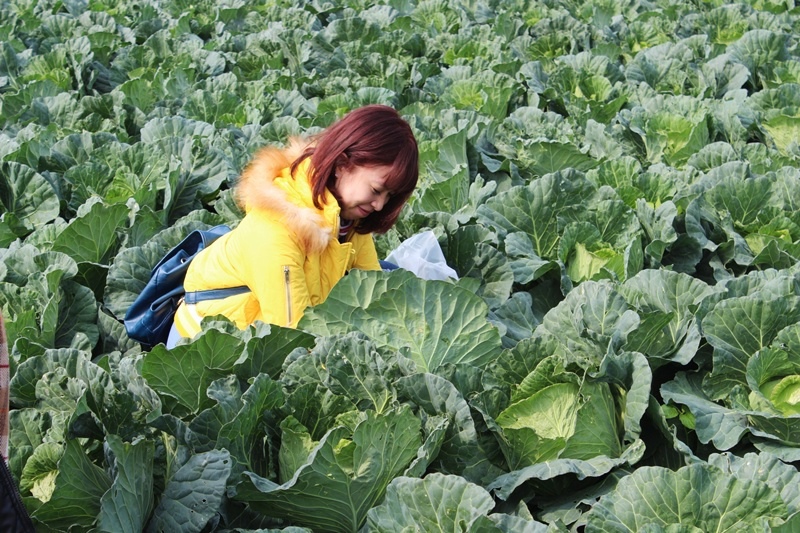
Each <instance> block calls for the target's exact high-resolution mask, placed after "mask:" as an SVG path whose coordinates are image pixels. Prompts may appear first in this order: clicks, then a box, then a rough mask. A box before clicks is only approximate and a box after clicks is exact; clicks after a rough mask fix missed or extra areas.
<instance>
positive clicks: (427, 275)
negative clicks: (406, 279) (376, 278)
mask: <svg viewBox="0 0 800 533" xmlns="http://www.w3.org/2000/svg"><path fill="white" fill-rule="evenodd" d="M386 260H387V261H389V262H390V263H394V264H395V265H397V266H399V267H400V268H402V269H404V270H408V271H410V272H413V273H414V274H416V276H417V277H419V278H422V279H438V280H446V279H447V278H453V279H456V280H457V279H458V273H456V271H455V270H453V269H452V268H450V267H449V266H447V261H446V260H445V258H444V253H442V248H441V247H440V246H439V241H438V240H436V235H434V233H433V232H432V231H423V232H422V233H418V234H416V235H414V236H413V237H410V238H408V239H406V240H405V241H403V242H402V243H400V246H398V247H397V248H395V249H394V250H392V252H391V253H390V254H389V255H388V256H387V257H386Z"/></svg>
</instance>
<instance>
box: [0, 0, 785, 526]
mask: <svg viewBox="0 0 800 533" xmlns="http://www.w3.org/2000/svg"><path fill="white" fill-rule="evenodd" d="M797 35H800V11H798V8H797V7H796V6H795V3H794V0H782V1H777V0H752V1H749V2H740V3H728V2H721V1H709V2H681V1H671V0H655V1H647V0H591V1H587V2H584V1H570V0H545V1H532V0H511V1H507V0H502V1H501V0H475V1H468V0H464V1H456V0H421V1H415V0H390V1H382V2H360V1H357V0H352V1H349V0H344V1H339V0H336V1H321V0H315V1H310V2H308V1H301V2H296V1H293V2H289V1H264V0H260V1H255V2H243V1H238V0H231V1H229V2H214V1H211V0H200V1H197V2H190V1H185V0H163V1H157V0H133V1H127V0H126V1H124V2H123V1H114V0H110V1H101V0H65V1H61V0H58V1H55V0H41V1H36V0H0V257H2V263H0V307H2V312H3V316H4V317H5V321H6V326H7V329H8V336H9V339H10V351H11V358H12V374H13V380H12V384H11V389H12V411H11V414H10V418H11V435H10V441H11V457H10V461H9V465H10V467H11V471H12V473H13V475H14V477H15V479H16V480H17V481H18V483H19V486H20V492H21V494H22V496H23V499H24V501H25V504H26V507H27V508H28V510H29V512H30V513H31V514H32V516H33V519H34V521H35V522H36V524H37V530H40V531H113V532H120V531H132V532H133V531H180V532H187V533H188V532H200V531H204V532H211V531H220V532H222V531H242V532H243V531H266V530H280V529H282V530H285V531H290V532H291V531H304V530H314V531H359V530H363V531H415V530H426V531H427V530H431V529H439V528H441V529H442V530H454V529H457V530H461V531H476V532H477V531H481V532H483V531H490V532H493V531H537V532H538V531H629V530H647V531H666V530H669V531H711V530H726V531H728V530H730V531H738V530H759V531H762V530H769V529H773V530H775V531H793V530H794V529H795V528H796V525H795V524H796V523H797V522H798V521H800V518H798V510H800V492H798V490H800V489H797V487H800V484H798V482H797V481H798V479H797V476H798V473H797V470H796V464H797V462H798V461H800V425H798V424H799V423H800V393H798V391H800V325H799V324H800V277H799V276H798V268H799V267H798V258H800V170H799V169H798V163H799V162H800V145H799V144H798V142H799V139H800V53H799V51H798V40H797ZM369 103H383V104H388V105H391V106H393V107H395V108H396V109H398V110H399V111H400V112H401V114H402V115H403V116H404V117H405V118H406V119H407V120H408V121H409V123H410V124H411V125H412V127H413V129H414V132H415V134H416V136H417V139H418V141H419V145H420V150H421V167H420V171H421V179H420V185H419V187H418V190H417V191H416V192H415V194H414V196H413V198H412V200H411V202H410V203H409V205H408V207H407V208H406V209H405V211H404V212H403V215H402V217H401V219H400V221H399V223H398V224H397V226H396V227H395V228H394V229H392V230H391V231H390V232H388V233H387V234H385V235H382V236H379V237H378V238H377V244H378V247H379V250H380V252H381V255H383V256H385V255H386V254H387V253H388V252H389V251H390V250H392V249H393V248H395V247H396V246H397V245H398V244H399V243H400V242H402V241H403V240H405V239H407V238H408V237H410V236H412V235H414V234H416V233H418V232H420V231H423V230H432V231H433V232H434V233H435V235H436V236H437V238H438V240H439V243H440V245H441V246H442V249H443V251H444V253H445V256H446V257H447V260H448V264H449V265H450V266H452V267H453V268H454V269H456V271H457V272H458V273H459V276H460V279H459V281H457V282H441V281H428V282H425V281H422V280H419V279H417V278H415V277H414V276H413V275H411V274H409V273H406V272H393V273H390V274H386V273H353V274H351V275H350V276H348V277H347V278H346V279H345V280H344V281H343V282H342V283H340V284H339V285H338V286H337V287H336V288H335V290H334V292H333V293H332V294H331V297H330V298H329V299H328V301H326V302H325V303H324V304H323V305H320V306H318V307H316V308H313V309H311V310H309V312H308V313H307V315H306V316H305V317H304V319H303V322H301V324H300V327H299V328H298V330H285V329H282V328H278V327H275V326H272V327H270V326H268V325H265V324H257V325H255V326H253V327H251V328H250V329H248V330H247V331H244V332H240V331H237V330H236V329H235V328H234V327H232V325H231V324H230V323H228V322H226V321H225V320H222V319H217V320H208V321H207V322H206V328H205V331H204V333H203V334H202V335H201V336H199V337H198V338H196V339H194V340H193V341H192V342H188V343H186V344H183V345H180V346H178V347H177V348H175V349H174V350H171V351H166V350H165V349H164V348H163V346H158V347H155V348H154V349H153V350H151V351H149V352H147V351H143V350H142V349H141V347H140V346H139V345H138V344H137V343H135V342H133V341H131V340H130V339H128V338H127V336H126V334H125V331H124V328H123V327H122V325H121V323H120V322H119V319H120V318H121V317H122V316H124V314H125V310H126V309H127V307H128V306H129V305H130V303H131V302H132V301H133V299H134V298H135V297H136V295H137V294H138V292H139V290H140V289H141V288H142V286H143V285H144V283H145V282H146V280H147V278H148V276H149V272H150V269H151V267H152V266H153V265H154V264H155V263H156V262H157V260H158V259H159V258H160V257H161V256H162V255H163V253H164V252H165V251H166V250H167V249H168V248H169V247H171V246H173V245H174V244H176V243H177V242H178V241H180V240H181V238H182V237H183V236H184V235H185V234H186V233H188V232H189V231H191V230H192V229H194V228H198V227H207V226H210V225H215V224H219V223H223V222H224V223H228V224H231V225H235V224H236V223H237V222H238V220H239V219H240V218H241V216H242V214H241V212H240V211H239V209H238V208H237V206H236V204H235V202H234V201H233V199H232V196H231V193H230V190H231V187H232V185H233V184H234V183H235V180H236V178H237V176H238V174H239V172H240V171H241V170H242V168H243V167H244V165H245V164H246V163H247V161H248V160H249V158H250V156H251V155H252V153H253V152H254V151H255V150H256V149H257V148H259V147H261V146H263V145H264V144H267V143H276V144H281V143H283V142H285V141H286V140H287V138H288V137H289V136H291V135H301V134H313V133H315V132H317V131H319V130H320V129H322V128H324V127H326V126H327V125H329V124H330V123H331V122H332V121H334V120H335V119H336V118H338V117H340V116H342V115H343V114H344V113H346V112H347V111H349V110H351V109H354V108H357V107H359V106H362V105H365V104H369ZM664 487H670V489H669V490H665V489H664ZM689 488H691V490H689ZM673 489H674V493H673ZM642 498H643V499H645V500H646V501H647V502H648V503H649V505H648V506H646V507H647V509H646V510H643V508H642V507H641V506H640V505H639V499H642Z"/></svg>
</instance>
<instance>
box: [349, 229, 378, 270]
mask: <svg viewBox="0 0 800 533" xmlns="http://www.w3.org/2000/svg"><path fill="white" fill-rule="evenodd" d="M353 247H354V249H355V252H356V258H355V260H354V261H353V268H358V269H360V270H380V269H381V266H380V263H378V252H377V251H376V250H375V241H374V240H373V239H372V234H371V233H370V234H367V235H361V234H358V233H356V234H355V235H354V237H353Z"/></svg>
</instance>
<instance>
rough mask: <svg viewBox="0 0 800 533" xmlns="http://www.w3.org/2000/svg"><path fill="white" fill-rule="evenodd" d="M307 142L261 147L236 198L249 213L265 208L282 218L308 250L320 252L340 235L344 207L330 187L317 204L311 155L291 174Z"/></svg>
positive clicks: (243, 173)
mask: <svg viewBox="0 0 800 533" xmlns="http://www.w3.org/2000/svg"><path fill="white" fill-rule="evenodd" d="M306 146H308V144H307V143H303V142H302V141H299V140H297V139H293V140H291V141H290V143H289V145H288V146H287V147H286V148H285V149H279V148H276V147H272V146H269V147H266V148H262V149H261V150H259V151H258V152H257V153H256V154H255V156H254V157H253V160H252V161H251V162H250V163H249V164H248V166H247V167H246V168H245V169H244V171H243V172H242V175H241V177H240V178H239V182H238V183H237V185H236V199H237V201H238V202H239V205H240V206H241V207H242V208H243V209H244V211H245V213H250V212H252V211H263V212H268V213H270V214H271V215H273V216H275V217H279V218H281V219H282V220H283V222H284V223H285V224H286V225H287V226H288V227H289V228H290V230H292V231H293V232H294V233H295V234H296V235H297V236H298V238H299V240H300V243H301V245H302V246H303V247H304V249H305V252H306V253H319V252H321V251H322V250H324V249H325V248H326V247H327V246H328V244H329V243H330V242H331V240H335V239H336V236H335V232H336V231H337V228H338V225H339V212H340V208H339V203H338V202H337V201H336V198H334V196H333V194H331V193H330V191H326V194H325V203H324V205H323V208H322V209H317V208H316V207H315V206H314V201H313V199H312V194H311V183H310V181H309V166H310V160H309V159H305V160H304V161H303V162H302V163H301V164H300V165H299V166H298V168H297V172H296V173H295V175H294V176H292V175H291V168H290V167H291V164H292V162H293V161H294V160H295V159H297V158H298V157H299V156H300V155H301V154H302V152H303V150H304V149H305V148H306Z"/></svg>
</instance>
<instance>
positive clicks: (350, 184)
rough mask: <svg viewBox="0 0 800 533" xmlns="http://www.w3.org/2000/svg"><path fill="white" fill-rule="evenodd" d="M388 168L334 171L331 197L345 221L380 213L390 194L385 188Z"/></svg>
mask: <svg viewBox="0 0 800 533" xmlns="http://www.w3.org/2000/svg"><path fill="white" fill-rule="evenodd" d="M390 169H391V167H389V166H360V167H359V166H352V167H339V168H338V169H337V170H336V189H335V190H334V191H333V195H334V196H335V197H336V199H337V200H338V201H339V207H340V208H341V209H342V211H341V217H342V218H343V219H345V220H359V219H362V218H365V217H367V216H368V215H369V214H370V213H372V212H373V211H380V210H381V209H383V207H384V206H385V205H386V203H387V202H388V201H389V198H390V197H391V195H392V193H391V191H389V190H388V189H387V188H386V186H385V183H386V176H387V175H388V173H389V170H390Z"/></svg>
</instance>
